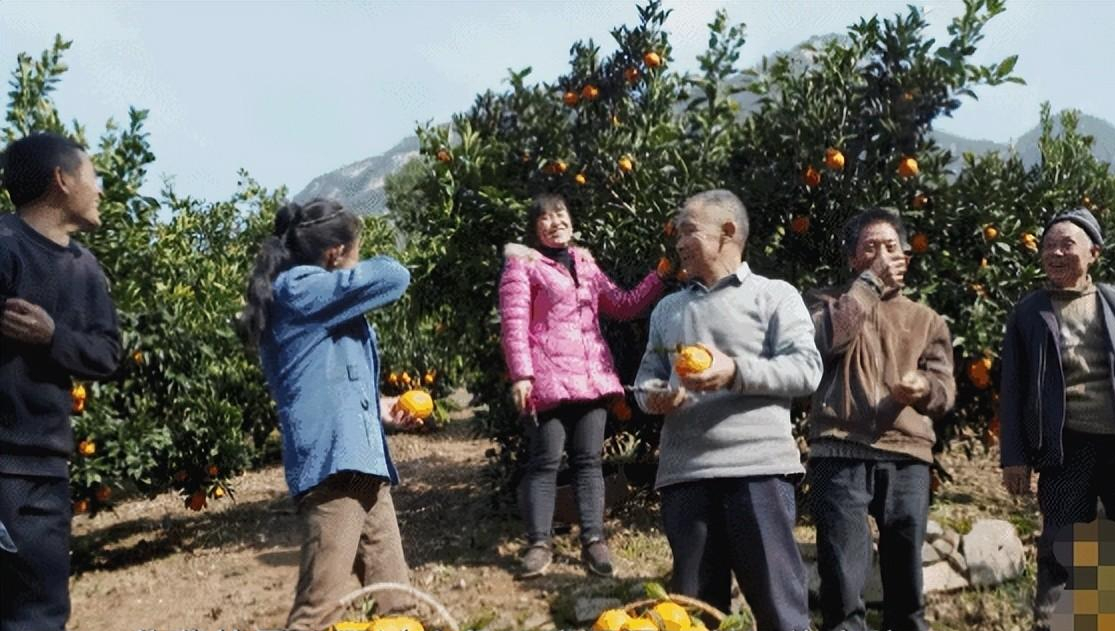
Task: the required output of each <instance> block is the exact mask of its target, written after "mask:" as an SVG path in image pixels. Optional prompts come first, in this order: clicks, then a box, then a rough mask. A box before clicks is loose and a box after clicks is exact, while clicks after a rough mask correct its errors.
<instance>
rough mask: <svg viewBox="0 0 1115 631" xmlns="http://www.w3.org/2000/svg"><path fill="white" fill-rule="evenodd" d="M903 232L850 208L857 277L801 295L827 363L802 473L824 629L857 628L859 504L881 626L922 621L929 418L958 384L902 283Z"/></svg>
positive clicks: (927, 318)
mask: <svg viewBox="0 0 1115 631" xmlns="http://www.w3.org/2000/svg"><path fill="white" fill-rule="evenodd" d="M905 243H906V231H905V228H904V227H903V225H902V221H901V219H899V217H898V216H897V215H895V214H893V213H891V212H889V211H887V210H884V209H872V210H867V211H864V212H862V213H860V214H859V215H856V216H855V217H853V218H852V219H851V220H850V221H849V222H848V224H847V225H846V226H845V229H844V249H845V253H846V254H847V256H848V262H849V264H850V266H851V268H852V270H853V271H854V272H855V274H856V277H855V278H854V279H853V280H852V282H851V283H849V284H847V285H844V286H842V287H833V288H830V289H823V290H819V291H815V292H811V293H810V294H809V295H808V296H806V303H807V304H808V305H809V308H810V312H811V313H812V315H813V323H814V327H815V329H816V340H817V348H818V349H819V350H820V351H821V356H822V357H823V358H824V367H825V372H824V377H823V378H822V380H821V386H820V387H819V388H818V389H817V392H816V393H815V394H814V395H813V405H812V408H811V416H810V419H809V422H810V432H809V476H810V480H811V481H812V488H811V490H810V497H811V504H812V509H813V519H814V522H815V523H816V524H817V563H818V567H817V569H818V571H819V572H820V575H821V613H822V617H823V622H822V625H821V628H822V629H826V630H841V631H862V630H864V629H866V628H867V627H866V621H865V614H866V608H865V605H864V599H863V590H864V585H865V583H866V579H867V571H868V570H869V569H870V567H871V534H870V531H869V530H868V524H867V516H868V515H871V516H872V517H874V519H875V523H876V525H877V526H878V527H879V562H880V565H881V567H880V569H881V571H882V578H883V601H884V604H883V627H882V628H884V629H893V630H895V631H908V630H917V631H922V630H924V629H928V628H929V627H928V625H927V624H926V622H925V616H924V612H925V606H924V601H923V599H922V574H921V548H922V543H923V541H924V539H925V528H926V523H927V520H928V514H929V486H930V473H929V465H930V464H932V462H933V454H932V448H933V442H934V433H933V420H932V419H933V418H936V417H939V416H941V415H943V414H945V413H946V412H947V411H948V410H949V409H950V408H951V407H952V405H953V401H954V399H955V393H956V384H955V381H954V379H953V375H952V344H951V342H950V340H949V330H948V325H947V324H945V320H944V318H942V317H941V316H940V315H939V314H938V313H936V312H935V311H933V310H932V309H930V308H929V307H927V306H926V305H924V304H921V303H918V302H914V301H913V300H910V299H909V298H907V297H906V296H904V295H903V294H902V291H901V290H902V287H903V283H904V280H905V274H906V265H907V259H906V255H905V252H904V251H903V250H904V245H905Z"/></svg>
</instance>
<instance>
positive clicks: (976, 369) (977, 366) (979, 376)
mask: <svg viewBox="0 0 1115 631" xmlns="http://www.w3.org/2000/svg"><path fill="white" fill-rule="evenodd" d="M991 365H992V361H991V358H990V357H981V358H979V359H973V360H972V361H970V362H968V380H969V381H971V382H972V385H974V386H975V387H977V388H979V389H980V390H983V389H985V388H987V387H988V386H990V385H991Z"/></svg>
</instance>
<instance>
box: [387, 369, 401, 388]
mask: <svg viewBox="0 0 1115 631" xmlns="http://www.w3.org/2000/svg"><path fill="white" fill-rule="evenodd" d="M387 383H389V384H391V385H393V386H395V385H398V384H399V374H398V373H394V372H393V373H391V374H389V375H387Z"/></svg>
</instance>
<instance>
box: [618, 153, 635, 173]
mask: <svg viewBox="0 0 1115 631" xmlns="http://www.w3.org/2000/svg"><path fill="white" fill-rule="evenodd" d="M616 165H617V166H618V167H619V170H620V171H623V172H624V173H630V172H631V171H632V169H634V168H635V163H634V162H632V161H631V158H630V157H629V156H623V157H621V158H620V159H619V160H617V161H616Z"/></svg>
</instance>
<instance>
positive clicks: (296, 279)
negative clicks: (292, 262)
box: [260, 256, 410, 497]
mask: <svg viewBox="0 0 1115 631" xmlns="http://www.w3.org/2000/svg"><path fill="white" fill-rule="evenodd" d="M409 283H410V273H409V272H407V270H406V268H405V267H403V266H402V265H400V264H399V263H398V262H397V261H395V260H394V259H391V258H388V257H382V256H380V257H375V258H372V259H368V260H366V261H361V262H360V263H359V264H357V265H356V267H354V268H353V269H348V270H334V271H328V270H325V269H324V268H321V267H316V266H312V265H300V266H296V267H292V268H291V269H289V270H287V271H285V272H283V273H281V274H279V276H278V277H277V278H276V279H275V282H274V284H273V286H272V289H273V291H274V302H273V303H272V305H271V310H270V313H269V320H268V326H267V329H266V330H265V331H264V334H263V336H262V338H261V340H260V363H261V364H262V365H263V373H264V376H265V377H266V379H267V385H268V388H269V389H270V391H271V396H272V397H273V398H274V399H275V403H276V406H277V407H278V412H279V424H280V427H281V429H282V434H283V466H284V467H285V469H286V480H287V486H289V488H290V493H291V495H294V496H296V497H297V496H298V495H300V494H302V493H305V492H306V491H309V490H310V489H312V488H313V487H314V486H316V485H317V484H319V483H320V482H321V481H322V480H324V479H325V478H327V477H328V476H329V475H331V474H333V473H337V472H338V471H358V472H362V473H369V474H372V475H377V476H382V477H384V478H387V479H390V480H391V483H392V484H397V483H398V481H399V477H398V474H397V473H396V471H395V465H394V464H392V462H391V455H390V453H389V452H388V449H387V439H386V437H385V435H384V431H383V422H382V421H381V420H380V409H379V387H378V384H379V357H378V348H377V346H376V335H375V330H374V329H373V328H372V327H371V325H369V324H368V321H367V320H366V319H365V318H364V314H365V313H366V312H368V311H371V310H373V309H378V308H380V307H383V306H384V305H387V304H390V303H392V302H394V301H396V300H398V299H399V298H400V297H401V296H402V295H403V291H405V290H406V287H407V285H408V284H409Z"/></svg>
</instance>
